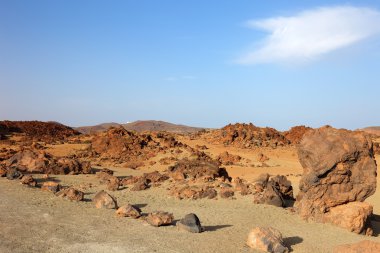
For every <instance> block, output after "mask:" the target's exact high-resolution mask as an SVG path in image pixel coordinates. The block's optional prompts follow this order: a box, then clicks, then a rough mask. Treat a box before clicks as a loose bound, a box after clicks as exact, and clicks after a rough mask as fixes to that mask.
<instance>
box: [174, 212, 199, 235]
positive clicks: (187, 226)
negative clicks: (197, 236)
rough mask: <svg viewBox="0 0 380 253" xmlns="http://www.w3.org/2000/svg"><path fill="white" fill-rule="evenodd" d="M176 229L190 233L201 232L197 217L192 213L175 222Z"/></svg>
mask: <svg viewBox="0 0 380 253" xmlns="http://www.w3.org/2000/svg"><path fill="white" fill-rule="evenodd" d="M177 227H178V228H179V229H182V230H185V231H188V232H191V233H200V232H202V226H201V222H200V221H199V218H198V216H197V215H195V214H193V213H190V214H186V215H185V217H184V218H183V219H180V220H179V221H178V222H177Z"/></svg>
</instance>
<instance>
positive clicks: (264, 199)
mask: <svg viewBox="0 0 380 253" xmlns="http://www.w3.org/2000/svg"><path fill="white" fill-rule="evenodd" d="M253 203H255V204H266V205H272V206H277V207H285V202H284V199H283V198H282V196H281V194H280V192H279V191H278V190H277V189H276V187H275V186H274V185H273V183H268V184H267V185H266V186H265V187H264V189H263V191H257V192H255V193H254V194H253Z"/></svg>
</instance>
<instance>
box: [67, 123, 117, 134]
mask: <svg viewBox="0 0 380 253" xmlns="http://www.w3.org/2000/svg"><path fill="white" fill-rule="evenodd" d="M118 126H121V124H118V123H114V122H111V123H103V124H99V125H95V126H83V127H75V128H74V129H75V130H77V131H79V132H81V133H83V134H92V133H97V132H103V131H106V130H108V128H110V127H118Z"/></svg>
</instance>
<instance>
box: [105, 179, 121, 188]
mask: <svg viewBox="0 0 380 253" xmlns="http://www.w3.org/2000/svg"><path fill="white" fill-rule="evenodd" d="M119 186H120V180H119V179H118V178H117V177H115V176H110V177H109V178H108V183H107V190H109V191H117V190H118V189H119Z"/></svg>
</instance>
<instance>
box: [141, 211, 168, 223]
mask: <svg viewBox="0 0 380 253" xmlns="http://www.w3.org/2000/svg"><path fill="white" fill-rule="evenodd" d="M173 220H174V216H173V214H172V213H168V212H162V211H156V212H152V213H149V214H148V216H147V217H146V221H147V222H148V223H149V224H150V225H152V226H155V227H159V226H163V225H170V224H172V222H173Z"/></svg>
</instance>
